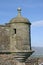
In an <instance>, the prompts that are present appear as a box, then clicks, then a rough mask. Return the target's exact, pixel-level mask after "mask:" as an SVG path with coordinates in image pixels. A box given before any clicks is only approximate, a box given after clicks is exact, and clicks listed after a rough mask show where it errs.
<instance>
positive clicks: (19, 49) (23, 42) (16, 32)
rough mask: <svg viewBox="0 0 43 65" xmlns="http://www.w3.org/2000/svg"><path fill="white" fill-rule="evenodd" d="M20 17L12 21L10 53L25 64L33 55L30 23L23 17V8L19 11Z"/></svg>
mask: <svg viewBox="0 0 43 65" xmlns="http://www.w3.org/2000/svg"><path fill="white" fill-rule="evenodd" d="M17 11H18V15H17V16H16V17H15V18H13V19H11V20H10V23H9V24H10V52H12V53H14V54H15V58H16V59H17V60H19V61H22V62H24V61H25V60H26V59H27V58H28V57H29V56H30V55H31V54H32V53H33V51H32V50H31V35H30V33H31V31H30V29H31V28H30V25H31V23H30V21H29V20H28V19H27V18H24V17H22V15H21V8H18V9H17Z"/></svg>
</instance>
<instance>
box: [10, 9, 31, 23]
mask: <svg viewBox="0 0 43 65" xmlns="http://www.w3.org/2000/svg"><path fill="white" fill-rule="evenodd" d="M17 11H18V15H17V16H16V17H15V18H12V19H11V20H10V23H19V22H20V23H28V24H31V23H30V21H29V20H28V19H27V18H24V17H23V16H21V8H18V9H17Z"/></svg>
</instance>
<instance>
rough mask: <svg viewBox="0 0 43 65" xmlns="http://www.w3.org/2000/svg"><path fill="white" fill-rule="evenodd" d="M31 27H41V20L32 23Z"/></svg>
mask: <svg viewBox="0 0 43 65" xmlns="http://www.w3.org/2000/svg"><path fill="white" fill-rule="evenodd" d="M32 26H35V27H37V26H38V27H40V26H43V20H41V21H35V22H33V23H32Z"/></svg>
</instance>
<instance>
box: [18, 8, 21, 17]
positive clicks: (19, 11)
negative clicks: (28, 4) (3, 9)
mask: <svg viewBox="0 0 43 65" xmlns="http://www.w3.org/2000/svg"><path fill="white" fill-rule="evenodd" d="M17 11H18V16H20V15H21V8H18V9H17Z"/></svg>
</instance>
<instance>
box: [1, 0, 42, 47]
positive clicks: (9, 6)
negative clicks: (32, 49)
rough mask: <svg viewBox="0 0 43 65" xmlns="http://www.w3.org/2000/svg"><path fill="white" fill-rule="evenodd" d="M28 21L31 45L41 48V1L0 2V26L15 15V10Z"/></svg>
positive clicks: (3, 0)
mask: <svg viewBox="0 0 43 65" xmlns="http://www.w3.org/2000/svg"><path fill="white" fill-rule="evenodd" d="M18 7H20V8H21V9H22V15H23V16H24V17H26V18H28V19H29V20H30V22H31V23H32V25H31V45H32V46H40V47H43V0H0V24H4V23H8V22H9V21H10V20H11V18H14V17H15V16H16V15H17V8H18Z"/></svg>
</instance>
